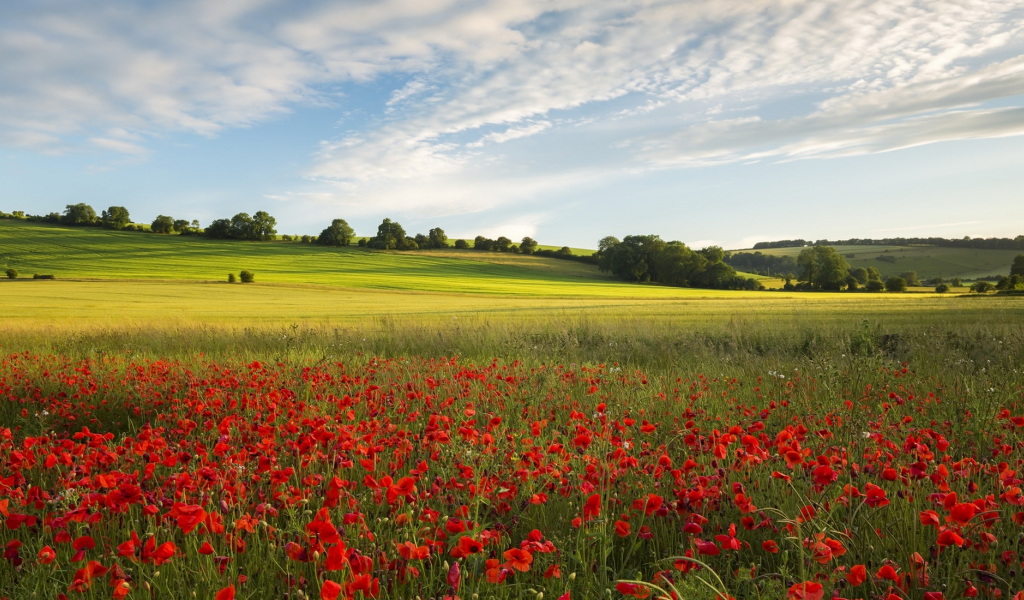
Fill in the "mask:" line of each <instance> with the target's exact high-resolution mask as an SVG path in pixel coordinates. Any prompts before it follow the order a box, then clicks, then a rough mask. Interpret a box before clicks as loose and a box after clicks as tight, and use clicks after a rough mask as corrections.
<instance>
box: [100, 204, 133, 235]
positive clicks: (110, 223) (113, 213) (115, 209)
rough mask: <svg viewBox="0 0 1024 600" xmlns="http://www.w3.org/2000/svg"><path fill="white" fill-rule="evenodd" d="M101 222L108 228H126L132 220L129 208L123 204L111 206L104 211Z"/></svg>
mask: <svg viewBox="0 0 1024 600" xmlns="http://www.w3.org/2000/svg"><path fill="white" fill-rule="evenodd" d="M100 222H101V223H103V226H104V227H106V228H107V229H124V228H125V227H127V226H128V225H129V224H130V223H131V222H132V221H131V219H130V218H129V217H128V209H127V208H125V207H123V206H111V207H110V208H108V209H107V210H105V211H103V214H102V215H101V216H100Z"/></svg>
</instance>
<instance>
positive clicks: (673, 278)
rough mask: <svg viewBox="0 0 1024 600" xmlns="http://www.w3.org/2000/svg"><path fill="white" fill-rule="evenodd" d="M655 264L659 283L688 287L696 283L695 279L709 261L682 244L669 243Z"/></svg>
mask: <svg viewBox="0 0 1024 600" xmlns="http://www.w3.org/2000/svg"><path fill="white" fill-rule="evenodd" d="M655 263H656V264H655V266H656V268H657V272H658V281H660V282H661V283H664V284H667V285H677V286H681V287H688V286H691V285H693V284H694V283H695V281H693V279H694V277H695V276H696V275H697V274H699V273H700V272H702V271H703V270H704V269H705V267H707V264H708V259H707V257H706V256H705V255H704V254H701V253H699V252H694V251H693V250H691V249H690V248H688V247H687V246H686V244H684V243H682V242H669V243H668V244H666V245H665V248H664V250H662V251H661V252H660V253H659V254H658V256H657V259H656V260H655Z"/></svg>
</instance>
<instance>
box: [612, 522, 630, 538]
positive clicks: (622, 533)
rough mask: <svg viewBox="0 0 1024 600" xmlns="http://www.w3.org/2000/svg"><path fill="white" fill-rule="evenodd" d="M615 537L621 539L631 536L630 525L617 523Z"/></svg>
mask: <svg viewBox="0 0 1024 600" xmlns="http://www.w3.org/2000/svg"><path fill="white" fill-rule="evenodd" d="M615 535H617V536H619V537H626V536H628V535H629V523H627V522H625V521H615Z"/></svg>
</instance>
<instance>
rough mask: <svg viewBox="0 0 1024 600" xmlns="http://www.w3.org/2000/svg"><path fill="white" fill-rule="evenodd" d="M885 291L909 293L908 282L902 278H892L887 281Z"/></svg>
mask: <svg viewBox="0 0 1024 600" xmlns="http://www.w3.org/2000/svg"><path fill="white" fill-rule="evenodd" d="M885 291H887V292H905V291H907V280H906V279H904V278H902V277H895V276H893V277H890V278H888V279H886V280H885Z"/></svg>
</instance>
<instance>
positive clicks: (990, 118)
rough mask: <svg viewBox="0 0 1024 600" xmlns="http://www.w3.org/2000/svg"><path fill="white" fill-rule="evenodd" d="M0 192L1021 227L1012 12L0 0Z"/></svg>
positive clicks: (514, 223)
mask: <svg viewBox="0 0 1024 600" xmlns="http://www.w3.org/2000/svg"><path fill="white" fill-rule="evenodd" d="M0 56H3V57H4V58H3V60H0V209H2V210H7V211H10V210H18V209H20V210H26V211H29V212H33V213H43V212H50V211H54V210H61V209H62V208H63V206H64V205H65V204H68V203H72V202H79V201H84V202H88V203H90V204H92V205H93V206H95V207H96V208H97V210H99V209H102V208H105V207H107V206H110V205H124V206H127V207H128V209H129V210H130V211H131V214H132V216H133V217H134V218H135V219H136V220H140V221H148V220H151V219H152V218H154V217H155V216H156V215H157V214H171V215H172V216H174V217H175V218H186V219H190V220H191V219H199V220H200V221H201V222H202V223H203V224H204V225H205V224H206V223H208V222H209V221H211V220H212V219H214V218H218V217H224V216H230V215H232V214H234V213H236V212H240V211H246V212H249V213H252V212H255V211H257V210H267V211H268V212H270V213H271V214H273V215H275V216H276V217H277V219H278V223H279V231H281V232H282V233H316V232H318V231H319V230H320V229H321V228H323V227H324V226H325V225H326V223H327V222H329V221H330V219H332V218H337V217H342V218H345V219H347V220H348V221H349V222H350V223H351V224H352V225H353V226H354V227H355V228H356V230H357V231H358V232H360V233H372V232H373V231H374V230H375V228H376V225H377V223H379V222H380V220H381V219H382V218H384V217H391V218H394V219H397V220H399V221H400V222H401V223H403V224H404V225H405V226H406V229H407V230H408V231H410V232H425V231H426V230H427V229H429V228H431V227H436V226H440V227H442V228H444V229H445V230H446V231H447V232H448V233H449V235H450V236H462V237H472V236H475V235H477V234H484V235H489V236H498V235H507V236H509V237H512V238H515V239H518V238H520V237H522V236H524V235H531V236H533V237H535V238H536V239H538V240H539V241H540V242H541V243H549V244H569V245H572V246H578V247H594V246H595V245H596V241H597V240H598V239H599V238H601V237H603V236H605V235H616V236H619V237H621V236H624V235H627V234H631V233H657V234H660V235H661V236H662V237H663V238H666V239H680V240H683V241H685V242H687V243H689V244H691V245H694V246H697V247H700V246H703V245H707V244H713V243H714V244H721V245H724V246H726V247H732V248H738V247H746V246H749V245H750V244H751V243H753V242H754V241H758V240H769V239H781V238H790V237H804V238H823V237H827V238H832V239H836V238H846V237H888V236H897V235H921V236H926V235H939V236H949V237H959V236H963V235H971V236H1011V237H1012V236H1016V235H1019V234H1022V233H1024V197H1022V196H1024V194H1022V190H1024V168H1022V167H1021V165H1022V164H1024V137H1022V136H1021V134H1024V2H1022V1H1019V0H1018V1H998V0H976V1H974V2H970V3H967V2H943V1H936V0H928V1H911V0H885V1H877V2H876V1H872V0H859V1H858V0H852V1H851V0H842V1H838V0H837V1H832V0H814V1H808V2H801V1H797V0H780V1H762V2H749V1H743V2H739V1H737V2H732V1H723V0H712V1H706V2H695V1H685V0H684V1H681V2H680V1H675V2H657V1H649V2H592V1H577V0H573V1H564V2H563V1H548V2H533V1H529V0H520V1H517V2H507V1H477V2H467V1H461V2H454V1H449V0H415V1H414V0H384V1H377V2H356V1H349V2H317V1H314V0H307V1H302V2H284V1H274V0H218V1H217V2H205V1H195V2H186V1H178V2H160V1H155V0H154V1H149V2H141V3H133V4H129V3H123V2H104V1H95V2H90V3H88V5H86V4H85V3H79V2H62V1H45V0H44V1H34V2H6V3H4V4H3V5H2V6H0Z"/></svg>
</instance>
